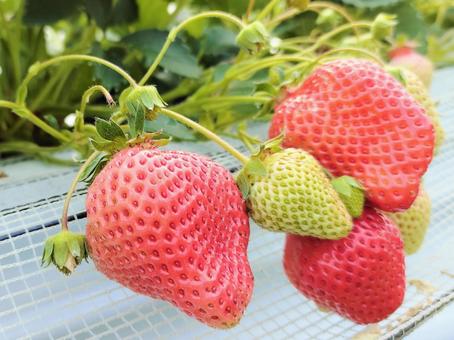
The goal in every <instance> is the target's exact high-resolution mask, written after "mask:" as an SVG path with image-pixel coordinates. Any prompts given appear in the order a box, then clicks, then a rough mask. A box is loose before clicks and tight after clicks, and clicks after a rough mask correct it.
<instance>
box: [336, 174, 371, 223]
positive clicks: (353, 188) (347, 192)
mask: <svg viewBox="0 0 454 340" xmlns="http://www.w3.org/2000/svg"><path fill="white" fill-rule="evenodd" d="M331 184H332V185H333V187H334V189H335V190H336V191H337V193H338V194H339V197H340V198H341V200H342V202H344V204H345V207H346V208H347V211H348V212H349V213H350V215H351V216H352V217H354V218H356V217H359V216H361V214H362V213H363V208H364V201H365V198H364V191H363V189H362V187H361V185H360V184H359V183H358V182H357V181H356V180H355V179H354V178H353V177H350V176H341V177H338V178H335V179H333V180H332V181H331Z"/></svg>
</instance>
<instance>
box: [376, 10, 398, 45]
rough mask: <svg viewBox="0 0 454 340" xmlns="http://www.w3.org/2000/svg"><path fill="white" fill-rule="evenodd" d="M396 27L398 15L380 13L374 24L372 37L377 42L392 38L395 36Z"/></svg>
mask: <svg viewBox="0 0 454 340" xmlns="http://www.w3.org/2000/svg"><path fill="white" fill-rule="evenodd" d="M396 25H397V20H396V15H394V14H386V13H380V14H379V15H377V17H376V18H375V20H374V22H373V23H372V28H371V33H372V37H373V38H374V39H377V40H383V39H386V38H390V37H392V35H393V34H394V28H395V27H396Z"/></svg>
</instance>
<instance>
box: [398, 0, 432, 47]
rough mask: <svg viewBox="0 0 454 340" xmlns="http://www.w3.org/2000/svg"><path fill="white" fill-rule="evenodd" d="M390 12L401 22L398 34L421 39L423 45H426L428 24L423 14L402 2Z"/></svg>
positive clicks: (409, 4)
mask: <svg viewBox="0 0 454 340" xmlns="http://www.w3.org/2000/svg"><path fill="white" fill-rule="evenodd" d="M389 11H390V12H392V13H393V14H395V15H396V16H397V20H398V21H399V23H398V24H397V26H396V33H397V34H405V35H406V36H407V37H409V38H411V39H419V40H420V41H421V42H422V43H424V44H425V43H426V34H427V31H428V28H427V24H426V23H425V21H424V18H423V17H422V15H421V13H420V12H419V11H418V10H416V8H415V7H414V6H413V5H412V4H411V3H408V2H402V3H401V4H399V5H397V6H394V7H393V8H391V9H390V10H389Z"/></svg>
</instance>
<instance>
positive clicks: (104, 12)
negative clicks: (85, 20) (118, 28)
mask: <svg viewBox="0 0 454 340" xmlns="http://www.w3.org/2000/svg"><path fill="white" fill-rule="evenodd" d="M85 7H86V11H87V13H88V15H89V16H90V17H92V18H93V19H94V20H95V21H96V23H97V24H98V26H99V27H101V28H103V29H104V28H106V27H107V26H108V25H109V21H110V17H111V15H112V0H86V1H85Z"/></svg>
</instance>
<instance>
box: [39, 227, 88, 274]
mask: <svg viewBox="0 0 454 340" xmlns="http://www.w3.org/2000/svg"><path fill="white" fill-rule="evenodd" d="M88 257H89V253H88V247H87V243H86V239H85V235H83V234H76V233H73V232H70V231H68V230H63V231H61V232H59V233H58V234H57V235H54V236H52V237H50V238H49V239H47V241H46V243H45V245H44V251H43V255H42V258H41V265H42V266H43V267H48V266H49V265H50V264H51V263H53V264H54V265H55V266H56V267H57V269H58V270H59V271H60V272H62V273H63V274H65V275H70V274H71V273H72V272H74V270H75V268H76V267H77V265H79V264H80V263H81V262H82V260H85V261H87V262H88Z"/></svg>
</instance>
